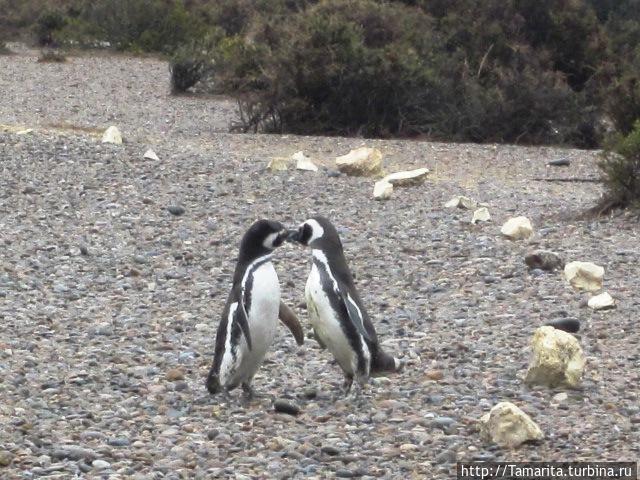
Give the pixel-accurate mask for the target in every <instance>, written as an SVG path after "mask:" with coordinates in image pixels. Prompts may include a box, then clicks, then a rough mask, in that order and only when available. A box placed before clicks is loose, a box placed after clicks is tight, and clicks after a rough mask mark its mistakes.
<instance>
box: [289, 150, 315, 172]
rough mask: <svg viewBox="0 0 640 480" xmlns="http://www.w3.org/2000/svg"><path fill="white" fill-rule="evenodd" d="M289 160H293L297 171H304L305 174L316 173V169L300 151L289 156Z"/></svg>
mask: <svg viewBox="0 0 640 480" xmlns="http://www.w3.org/2000/svg"><path fill="white" fill-rule="evenodd" d="M291 159H292V160H295V162H296V169H297V170H305V171H307V172H317V171H318V167H317V166H316V165H315V164H314V163H313V162H312V161H311V159H310V158H309V157H307V156H306V155H305V154H304V153H303V152H301V151H300V152H296V153H294V154H293V155H291Z"/></svg>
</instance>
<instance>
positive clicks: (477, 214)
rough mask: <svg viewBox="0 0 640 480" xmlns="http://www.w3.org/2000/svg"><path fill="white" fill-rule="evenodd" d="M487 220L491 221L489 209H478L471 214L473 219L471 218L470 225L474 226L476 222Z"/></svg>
mask: <svg viewBox="0 0 640 480" xmlns="http://www.w3.org/2000/svg"><path fill="white" fill-rule="evenodd" d="M489 220H491V214H490V213H489V209H488V208H487V207H480V208H478V209H477V210H476V211H474V212H473V218H471V223H473V224H476V223H478V222H487V221H489Z"/></svg>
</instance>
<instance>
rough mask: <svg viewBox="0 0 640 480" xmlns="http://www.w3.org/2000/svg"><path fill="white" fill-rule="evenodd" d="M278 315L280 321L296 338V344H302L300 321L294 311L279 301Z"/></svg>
mask: <svg viewBox="0 0 640 480" xmlns="http://www.w3.org/2000/svg"><path fill="white" fill-rule="evenodd" d="M278 317H279V318H280V321H281V322H282V323H284V325H285V326H286V327H287V328H288V329H289V330H290V331H291V333H292V334H293V338H295V339H296V343H297V344H298V345H302V344H304V332H303V331H302V326H301V325H300V321H299V320H298V317H297V316H296V314H295V312H294V311H293V310H292V309H291V308H289V307H288V306H287V305H285V304H284V303H283V302H280V310H279V312H278Z"/></svg>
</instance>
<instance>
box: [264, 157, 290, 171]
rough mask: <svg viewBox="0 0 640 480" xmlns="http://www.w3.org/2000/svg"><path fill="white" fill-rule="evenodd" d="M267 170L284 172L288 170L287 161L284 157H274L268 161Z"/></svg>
mask: <svg viewBox="0 0 640 480" xmlns="http://www.w3.org/2000/svg"><path fill="white" fill-rule="evenodd" d="M267 168H268V169H269V170H270V171H272V172H284V171H286V170H288V169H289V159H288V158H285V157H274V158H272V159H271V161H269V164H268V165H267Z"/></svg>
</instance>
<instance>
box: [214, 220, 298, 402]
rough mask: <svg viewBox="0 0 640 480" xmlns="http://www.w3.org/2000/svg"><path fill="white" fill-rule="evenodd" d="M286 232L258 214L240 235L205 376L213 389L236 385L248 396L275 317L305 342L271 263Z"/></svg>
mask: <svg viewBox="0 0 640 480" xmlns="http://www.w3.org/2000/svg"><path fill="white" fill-rule="evenodd" d="M288 234H290V231H289V230H287V229H285V228H284V227H283V226H282V224H280V223H279V222H275V221H270V220H258V221H257V222H255V223H254V224H253V225H251V227H250V228H249V229H248V230H247V232H246V233H245V234H244V236H243V237H242V240H241V242H240V254H239V256H238V261H237V264H236V267H235V271H234V274H233V281H232V287H231V291H230V293H229V296H228V298H227V302H226V304H225V307H224V310H223V313H222V319H221V321H220V323H219V325H218V330H217V333H216V342H215V352H214V359H213V365H212V366H211V369H210V371H209V375H208V376H207V381H206V387H207V390H208V391H209V393H210V394H212V395H214V394H216V393H219V392H221V391H225V392H228V391H230V390H233V389H234V388H236V387H237V386H239V385H241V386H242V389H243V390H244V393H245V396H246V397H247V398H249V399H250V398H252V397H253V390H252V387H251V381H252V379H253V376H254V375H255V373H256V371H257V370H258V368H260V365H261V364H262V362H263V360H264V357H265V355H266V353H267V350H268V348H269V346H270V345H271V343H272V341H273V339H274V337H275V333H276V327H277V322H278V318H280V320H281V321H282V322H283V323H284V324H285V325H286V326H287V327H288V328H289V330H291V332H292V333H293V335H294V337H295V339H296V342H297V343H298V345H301V344H302V343H303V342H304V334H303V331H302V327H301V326H300V322H299V321H298V319H297V317H296V315H295V313H294V312H293V311H292V310H291V309H290V308H289V307H287V306H286V305H285V304H284V303H282V302H281V301H280V284H279V282H278V275H277V273H276V270H275V268H274V267H273V264H272V263H271V257H272V254H273V251H274V249H276V248H277V247H279V246H280V245H282V243H283V242H284V241H285V240H286V238H287V236H288Z"/></svg>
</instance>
